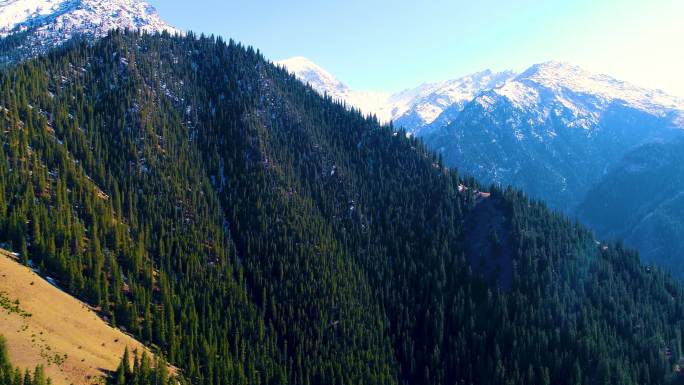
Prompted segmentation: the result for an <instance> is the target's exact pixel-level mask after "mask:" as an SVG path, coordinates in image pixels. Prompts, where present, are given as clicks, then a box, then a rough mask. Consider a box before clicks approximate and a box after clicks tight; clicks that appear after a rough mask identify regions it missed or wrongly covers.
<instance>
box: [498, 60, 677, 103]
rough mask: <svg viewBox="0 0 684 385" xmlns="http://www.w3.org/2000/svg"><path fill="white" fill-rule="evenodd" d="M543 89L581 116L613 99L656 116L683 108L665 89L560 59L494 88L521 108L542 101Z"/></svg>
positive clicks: (537, 65) (532, 69) (530, 69)
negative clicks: (642, 85) (636, 83)
mask: <svg viewBox="0 0 684 385" xmlns="http://www.w3.org/2000/svg"><path fill="white" fill-rule="evenodd" d="M540 90H546V91H549V92H550V93H551V94H552V95H553V96H554V97H555V99H556V100H557V101H558V102H559V103H561V104H562V105H563V106H565V107H566V108H568V110H570V111H571V112H573V113H575V114H576V115H578V116H585V115H587V114H590V113H591V111H590V110H591V109H604V108H606V107H607V106H608V105H609V104H611V103H613V102H623V103H625V104H626V105H627V106H629V107H632V108H635V109H638V110H641V111H644V112H647V113H650V114H653V115H657V116H665V115H666V114H667V113H668V112H670V111H676V110H684V100H682V99H680V98H677V97H674V96H670V95H668V94H666V93H664V92H663V91H660V90H649V89H645V88H642V87H638V86H635V85H632V84H630V83H628V82H624V81H621V80H617V79H615V78H613V77H610V76H607V75H602V74H594V73H591V72H589V71H586V70H584V69H583V68H581V67H579V66H576V65H572V64H569V63H564V62H558V61H550V62H546V63H541V64H536V65H533V66H532V67H530V68H529V69H528V70H526V71H525V72H523V73H522V74H520V75H519V76H517V77H516V78H515V79H512V80H511V81H510V82H508V83H506V84H505V85H504V86H502V87H500V88H498V89H496V90H495V91H496V92H497V93H498V94H500V95H502V96H505V97H507V98H508V99H509V100H511V101H512V102H513V103H514V104H515V105H517V106H518V107H520V108H531V107H534V106H535V105H536V104H537V103H539V102H540V99H539V97H538V95H539V91H540ZM535 93H536V94H537V95H536V97H535Z"/></svg>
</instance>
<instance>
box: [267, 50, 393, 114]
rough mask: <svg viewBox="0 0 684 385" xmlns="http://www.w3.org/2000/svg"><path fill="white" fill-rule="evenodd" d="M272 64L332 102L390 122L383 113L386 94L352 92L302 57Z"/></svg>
mask: <svg viewBox="0 0 684 385" xmlns="http://www.w3.org/2000/svg"><path fill="white" fill-rule="evenodd" d="M274 64H276V65H279V66H282V67H284V68H285V69H287V70H288V71H289V72H291V73H293V74H294V75H295V77H297V79H299V80H300V81H301V82H302V83H306V84H309V85H310V86H311V87H312V88H313V89H314V90H315V91H316V92H318V93H319V94H321V95H323V94H327V95H328V96H330V97H332V98H333V99H334V100H336V101H340V102H345V103H347V104H348V105H350V106H353V107H356V108H358V109H359V110H361V112H363V113H365V114H375V115H376V116H377V117H378V119H380V120H381V121H383V122H387V121H389V120H390V118H389V117H388V116H387V115H386V114H385V113H384V111H383V106H385V105H386V103H387V100H388V98H389V94H388V93H383V92H373V91H355V90H352V89H350V88H349V87H348V86H347V85H346V84H344V83H342V82H341V81H340V80H338V79H337V78H336V77H335V76H333V75H332V74H331V73H330V72H328V71H326V70H325V69H323V68H321V67H320V66H319V65H317V64H316V63H314V62H312V61H311V60H309V59H307V58H305V57H302V56H297V57H293V58H289V59H285V60H280V61H276V62H274Z"/></svg>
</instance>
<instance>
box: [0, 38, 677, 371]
mask: <svg viewBox="0 0 684 385" xmlns="http://www.w3.org/2000/svg"><path fill="white" fill-rule="evenodd" d="M0 133H1V137H2V143H3V147H2V151H0V238H1V239H0V241H4V242H7V243H8V244H9V245H10V246H11V248H12V249H14V250H15V251H17V252H19V253H20V255H21V256H22V258H23V262H24V263H28V262H29V259H30V260H31V262H32V263H33V264H34V265H35V266H37V267H38V268H39V270H40V271H41V272H44V273H49V274H50V275H51V276H53V277H55V278H57V280H58V282H59V283H60V286H61V287H63V288H65V290H67V291H68V292H69V293H72V294H74V295H75V296H77V297H79V298H81V299H83V300H85V301H86V302H88V303H89V304H91V305H93V306H96V307H97V308H98V309H99V311H100V314H101V315H102V316H103V317H106V318H107V319H108V320H110V322H111V323H112V324H113V325H115V326H117V327H119V328H121V329H125V330H127V331H128V332H130V333H132V334H134V335H135V336H136V337H137V338H138V339H139V340H141V341H143V342H145V343H147V344H149V345H150V346H152V347H153V349H155V350H156V351H158V352H160V353H162V354H163V356H164V357H165V359H166V360H167V361H168V362H169V363H171V364H173V365H175V366H176V367H178V368H179V369H180V377H181V378H182V381H187V382H188V383H192V384H198V385H199V384H202V385H222V384H251V385H257V384H264V385H266V384H301V385H318V384H331V385H332V384H336V385H348V384H364V385H373V384H378V385H379V384H383V385H385V384H387V385H389V384H402V385H403V384H445V385H446V384H469V385H475V384H477V385H489V384H491V385H495V384H496V385H498V384H506V385H518V384H519V385H522V384H541V385H548V384H555V385H560V384H567V385H580V384H583V385H593V384H596V385H603V384H614V385H623V384H624V385H636V384H659V385H661V384H677V383H682V378H681V376H680V375H679V369H680V363H681V361H680V360H681V359H682V357H684V356H683V355H682V348H683V345H682V332H684V291H683V290H682V288H681V287H680V285H679V284H677V283H675V282H674V281H673V280H672V279H671V278H670V277H669V276H668V275H666V274H664V273H662V272H660V271H658V270H657V269H653V268H650V267H646V266H644V265H642V264H641V263H640V261H639V256H638V255H637V254H636V253H635V252H632V251H631V250H629V249H626V248H624V247H623V246H622V245H620V244H618V243H609V244H606V243H601V242H599V241H597V240H596V239H595V238H594V237H593V235H592V234H591V233H590V232H589V231H588V230H586V229H585V228H584V227H582V226H581V225H580V224H577V223H575V222H573V221H570V220H568V219H566V218H565V217H563V216H561V215H559V214H554V213H552V212H550V211H549V210H547V209H546V208H545V206H544V205H543V204H542V203H539V202H536V201H531V200H529V199H528V198H526V197H525V196H524V195H523V194H522V193H520V192H518V191H515V190H513V189H497V188H494V187H489V186H480V185H478V183H477V181H475V180H473V179H471V178H467V177H464V176H461V175H459V174H458V172H457V171H456V170H447V169H446V168H445V167H444V166H443V165H442V162H441V160H440V159H439V158H438V157H437V156H435V155H434V154H433V153H431V152H429V151H428V150H426V148H425V147H424V146H423V144H422V143H421V142H420V141H419V140H417V139H414V138H407V137H406V135H405V134H404V133H403V132H395V130H394V129H393V127H391V126H383V125H380V124H379V123H378V122H377V120H376V119H374V118H373V117H364V116H362V115H361V114H360V113H359V112H357V111H353V110H352V111H350V110H349V109H348V108H346V107H345V106H343V105H341V104H338V103H335V102H334V101H333V100H331V99H330V98H324V97H320V96H318V94H316V93H315V92H314V91H313V90H312V89H311V88H309V87H307V86H304V85H302V84H301V83H300V82H299V81H297V80H296V79H295V78H294V77H293V76H291V75H289V74H288V73H287V72H286V71H285V70H283V69H281V68H277V67H275V66H273V65H272V64H270V63H269V62H267V61H266V60H265V59H264V58H263V56H262V55H261V54H260V53H259V52H258V51H256V50H254V49H252V48H249V47H244V46H241V45H239V44H237V43H235V42H232V41H228V42H226V41H223V40H221V39H219V38H213V37H205V36H196V35H193V34H188V35H187V36H184V37H180V36H170V35H168V34H163V35H146V34H139V33H131V32H121V31H119V32H112V33H111V34H110V35H109V36H108V37H107V38H104V39H102V40H100V41H98V42H96V43H93V44H87V43H73V44H71V45H69V46H68V47H65V48H62V49H59V50H57V51H54V52H52V53H50V54H48V55H45V56H42V57H39V58H36V59H32V60H29V61H26V62H24V63H22V64H18V65H15V66H12V67H8V68H6V69H3V70H2V72H0ZM483 192H486V193H483ZM1 360H2V356H0V363H1V362H2V361H1ZM133 361H134V367H133V368H131V367H129V358H126V359H125V360H122V365H121V366H120V368H119V370H118V371H117V373H115V374H114V376H113V378H112V381H113V383H116V384H126V383H131V384H146V383H166V382H168V375H167V374H166V373H165V372H163V370H161V369H159V370H157V369H156V368H157V367H158V366H159V365H154V364H153V363H151V362H150V359H149V358H148V357H140V358H135V359H134V360H133Z"/></svg>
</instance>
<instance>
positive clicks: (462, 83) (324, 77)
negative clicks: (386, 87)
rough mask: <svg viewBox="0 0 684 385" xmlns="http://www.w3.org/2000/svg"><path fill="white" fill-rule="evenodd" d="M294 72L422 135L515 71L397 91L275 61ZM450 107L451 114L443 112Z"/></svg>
mask: <svg viewBox="0 0 684 385" xmlns="http://www.w3.org/2000/svg"><path fill="white" fill-rule="evenodd" d="M276 64H277V65H281V66H283V67H285V68H287V70H288V71H290V72H292V73H293V74H294V75H295V76H296V77H297V78H298V79H300V80H301V81H302V82H304V83H306V84H309V85H311V86H312V87H313V88H314V89H315V90H316V91H317V92H318V93H320V94H321V95H329V96H331V97H332V98H333V99H335V100H338V101H342V102H344V103H346V104H348V105H350V106H353V107H356V108H358V109H360V110H361V111H362V112H364V113H366V114H374V115H376V116H377V117H378V118H379V119H380V121H382V122H389V121H394V123H395V126H396V127H402V128H404V129H406V131H407V132H408V133H409V134H412V135H415V136H421V135H423V134H424V133H423V129H424V128H426V127H428V126H430V124H431V123H433V122H435V120H436V119H437V118H438V117H441V120H440V121H441V122H442V123H444V122H450V121H451V119H454V117H455V115H457V113H458V112H459V111H453V109H454V108H456V107H457V106H460V107H461V108H462V107H463V106H464V105H465V104H466V103H468V102H470V101H471V100H472V99H473V98H474V97H475V96H476V95H477V94H478V93H479V92H480V91H482V90H486V89H491V88H494V87H497V86H500V85H501V84H503V83H504V82H505V81H506V80H508V79H510V78H511V77H513V76H514V73H513V72H510V71H506V72H500V73H494V72H492V71H489V70H486V71H483V72H479V73H475V74H471V75H468V76H464V77H462V78H458V79H454V80H449V81H445V82H439V83H430V84H422V85H420V86H418V87H416V88H412V89H407V90H404V91H401V92H397V93H394V94H390V93H380V92H364V91H356V90H352V89H351V88H349V87H348V86H347V85H345V84H344V83H342V82H341V81H339V80H338V79H337V78H335V76H333V75H332V74H330V73H329V72H328V71H326V70H324V69H323V68H321V67H320V66H318V65H317V64H315V63H313V62H312V61H310V60H308V59H306V58H303V57H295V58H291V59H287V60H282V61H278V62H276ZM450 107H451V111H452V112H451V113H450V114H444V115H443V116H442V112H444V111H445V110H447V109H448V108H450Z"/></svg>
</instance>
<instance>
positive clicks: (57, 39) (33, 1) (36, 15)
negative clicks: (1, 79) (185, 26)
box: [0, 0, 182, 62]
mask: <svg viewBox="0 0 684 385" xmlns="http://www.w3.org/2000/svg"><path fill="white" fill-rule="evenodd" d="M112 29H130V30H143V31H146V32H149V33H154V32H164V31H166V32H169V33H171V34H176V33H182V32H181V31H180V30H178V29H176V28H175V27H173V26H171V25H170V24H168V23H166V22H165V21H164V20H163V19H162V18H161V17H160V15H159V13H158V12H157V10H156V9H155V8H154V7H153V6H151V5H149V4H148V3H147V2H145V1H142V0H108V1H100V0H3V1H1V2H0V37H3V38H4V39H5V40H9V42H10V44H9V46H10V47H11V49H6V50H5V51H6V52H4V55H3V56H4V57H3V58H2V61H4V62H12V61H16V60H22V59H26V58H28V57H31V56H35V55H39V54H42V53H45V52H47V51H49V50H50V49H52V48H54V47H58V46H60V45H62V44H64V43H65V42H67V41H69V40H70V39H72V38H74V37H85V38H88V39H94V38H99V37H103V36H105V35H106V34H107V33H108V32H109V31H110V30H112Z"/></svg>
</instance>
